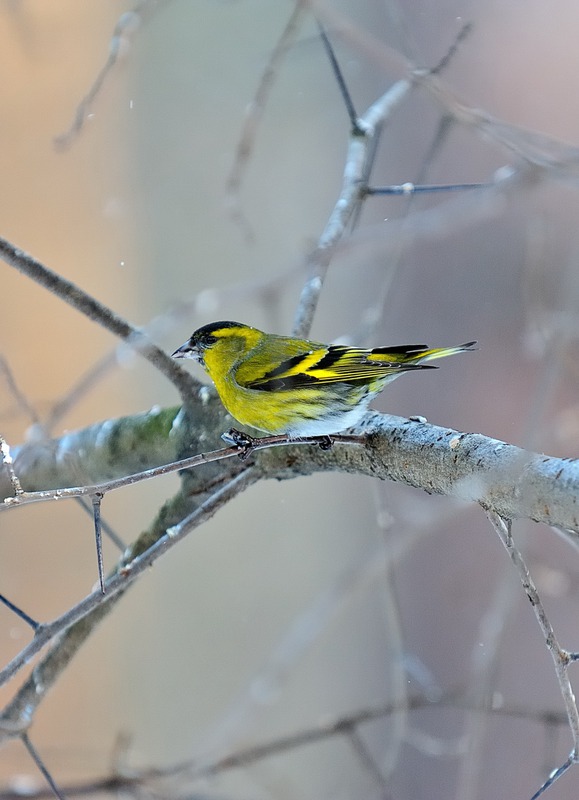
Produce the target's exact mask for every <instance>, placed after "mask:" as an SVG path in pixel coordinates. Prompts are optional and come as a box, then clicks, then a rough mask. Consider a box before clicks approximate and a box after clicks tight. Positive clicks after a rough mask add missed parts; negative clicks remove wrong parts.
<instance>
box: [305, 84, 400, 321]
mask: <svg viewBox="0 0 579 800" xmlns="http://www.w3.org/2000/svg"><path fill="white" fill-rule="evenodd" d="M411 86H412V84H411V82H410V81H407V80H401V81H398V82H397V83H395V84H394V85H393V86H392V87H391V88H390V89H389V90H388V91H387V92H385V93H384V94H383V95H382V97H380V98H379V99H378V100H377V101H376V102H375V103H374V104H373V105H372V106H371V107H370V108H369V109H368V110H367V111H366V113H365V114H363V115H362V116H361V117H360V118H359V120H358V125H357V129H359V130H360V131H363V135H362V134H360V133H356V134H353V135H351V136H350V139H349V142H348V151H347V154H346V163H345V167H344V173H343V178H342V188H341V190H340V195H339V197H338V201H337V202H336V204H335V206H334V210H333V211H332V213H331V215H330V218H329V220H328V222H327V223H326V227H325V228H324V231H323V233H322V235H321V236H320V239H319V241H318V245H317V247H316V249H315V250H314V252H313V253H312V255H311V256H310V258H309V277H308V279H307V281H306V283H305V284H304V286H303V288H302V291H301V295H300V299H299V303H298V309H297V312H296V316H295V319H294V325H293V334H294V336H307V335H308V333H309V331H310V328H311V326H312V322H313V319H314V314H315V311H316V308H317V305H318V301H319V298H320V294H321V291H322V286H323V283H324V279H325V277H326V272H327V270H328V267H329V265H330V261H331V260H332V256H333V254H334V250H335V247H336V245H337V243H338V242H339V241H340V239H341V238H342V236H343V235H344V233H345V231H346V229H347V226H348V223H349V221H350V219H351V217H352V216H353V214H354V213H355V211H356V208H357V206H358V204H359V202H360V200H361V198H362V197H363V196H364V194H365V191H366V188H367V186H366V184H365V183H364V181H363V179H364V176H365V175H366V174H367V169H366V164H367V161H368V158H369V156H370V153H372V140H373V138H374V136H375V135H376V134H377V132H378V131H379V130H381V128H382V125H383V124H384V123H385V121H386V120H387V119H388V118H389V116H390V115H391V114H392V112H393V111H394V109H395V108H396V107H397V106H398V105H399V104H400V103H401V102H402V100H403V99H404V98H405V97H406V95H407V94H408V92H409V91H410V89H411Z"/></svg>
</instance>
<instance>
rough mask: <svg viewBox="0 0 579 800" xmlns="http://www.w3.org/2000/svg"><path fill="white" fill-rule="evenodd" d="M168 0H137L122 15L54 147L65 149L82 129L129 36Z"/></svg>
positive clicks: (127, 42) (129, 39)
mask: <svg viewBox="0 0 579 800" xmlns="http://www.w3.org/2000/svg"><path fill="white" fill-rule="evenodd" d="M168 1H169V0H138V2H137V3H136V4H135V7H134V8H133V9H132V10H131V11H126V12H125V13H124V14H121V16H120V17H119V19H118V21H117V24H116V25H115V28H114V30H113V35H112V36H111V39H110V41H109V54H108V57H107V60H106V61H105V63H104V65H103V67H102V68H101V70H100V71H99V73H98V75H97V76H96V78H95V80H94V82H93V84H92V86H91V87H90V89H89V90H88V92H87V93H86V94H85V96H84V97H83V98H82V100H81V101H80V103H79V104H78V106H77V109H76V113H75V115H74V118H73V120H72V122H71V124H70V127H69V128H68V130H67V131H65V132H64V133H61V134H59V135H58V136H55V138H54V145H55V147H56V149H57V150H68V148H69V147H70V146H71V144H72V143H73V142H74V140H75V139H76V138H77V136H78V135H79V134H80V132H81V130H82V129H83V127H84V125H85V122H86V120H87V119H88V117H89V115H90V111H91V108H92V106H93V103H94V101H95V100H96V98H97V96H98V95H99V94H100V91H101V89H102V88H103V85H104V82H105V79H106V78H107V77H108V75H109V73H110V72H111V71H112V69H113V68H114V66H115V65H116V63H117V62H118V60H119V59H120V57H121V56H123V55H125V53H126V51H127V49H128V47H129V45H130V41H131V39H132V37H133V36H134V35H135V33H136V32H137V30H138V29H139V28H140V26H141V25H142V23H143V21H144V19H145V15H146V12H147V11H149V12H150V11H151V10H152V9H154V8H155V7H156V6H158V5H162V4H163V3H167V2H168Z"/></svg>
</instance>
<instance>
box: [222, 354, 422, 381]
mask: <svg viewBox="0 0 579 800" xmlns="http://www.w3.org/2000/svg"><path fill="white" fill-rule="evenodd" d="M403 347H404V348H406V346H405V345H404V346H403ZM418 347H419V348H420V347H421V346H418ZM408 348H409V349H410V348H412V351H414V350H415V349H416V346H415V345H413V346H408ZM407 352H408V350H407V349H404V351H403V350H402V348H392V349H391V350H390V351H389V353H386V352H381V353H376V352H375V351H372V350H362V349H360V348H354V347H345V346H343V345H332V346H330V347H325V346H320V347H317V348H314V349H309V350H301V351H300V352H297V353H295V354H293V355H291V356H290V357H289V358H283V359H281V360H278V361H277V362H275V365H272V360H271V359H268V361H269V366H270V368H269V369H267V370H264V369H263V366H264V364H263V362H264V361H265V359H263V357H262V358H261V359H256V361H257V360H259V361H260V362H261V363H260V368H259V369H258V368H257V363H256V364H254V367H255V369H254V370H252V369H250V367H251V365H250V364H247V365H244V366H245V372H246V375H247V379H246V380H245V382H244V384H242V385H244V386H245V387H246V388H248V389H258V390H261V391H280V390H284V389H285V390H287V389H301V388H305V387H312V386H315V385H318V386H319V385H321V384H326V383H348V382H351V381H366V380H367V381H370V380H372V379H374V378H381V377H386V376H387V375H391V374H393V373H396V372H404V371H406V370H411V369H423V368H424V367H423V366H422V365H420V364H408V363H404V362H403V361H402V357H403V353H407ZM389 354H391V356H392V359H391V360H390V359H389V358H388V356H389ZM262 355H263V354H262ZM270 355H271V354H270ZM285 355H287V352H286V353H285ZM252 360H253V359H252ZM252 371H253V372H254V374H253V375H252V376H251V378H249V374H248V373H249V372H252ZM238 372H239V371H238ZM242 377H243V375H241V376H240V375H239V374H238V375H236V380H237V381H238V382H240V380H241V378H242Z"/></svg>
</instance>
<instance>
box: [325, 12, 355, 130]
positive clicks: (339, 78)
mask: <svg viewBox="0 0 579 800" xmlns="http://www.w3.org/2000/svg"><path fill="white" fill-rule="evenodd" d="M318 29H319V31H320V37H321V39H322V44H323V45H324V49H325V51H326V53H327V56H328V59H329V61H330V64H331V67H332V72H333V73H334V78H335V79H336V83H337V84H338V88H339V90H340V94H341V95H342V100H343V101H344V105H345V106H346V111H347V112H348V118H349V120H350V127H351V133H352V134H353V135H358V136H360V135H363V134H364V131H363V130H361V129H360V128H359V127H358V115H357V114H356V109H355V108H354V101H353V100H352V95H351V94H350V90H349V89H348V86H347V85H346V80H345V78H344V73H343V72H342V70H341V68H340V65H339V63H338V59H337V58H336V54H335V52H334V48H333V46H332V43H331V42H330V40H329V38H328V34H327V33H326V31H325V30H324V26H323V25H322V24H321V22H318Z"/></svg>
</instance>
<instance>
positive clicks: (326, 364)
mask: <svg viewBox="0 0 579 800" xmlns="http://www.w3.org/2000/svg"><path fill="white" fill-rule="evenodd" d="M348 350H349V348H348V347H344V346H343V345H331V346H330V347H328V350H327V352H326V353H324V355H323V356H322V357H321V358H320V360H319V361H318V362H317V363H315V364H312V366H311V367H309V369H329V368H330V367H333V366H334V364H335V363H336V361H339V360H340V358H342V356H343V355H344V353H347V352H348Z"/></svg>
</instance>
